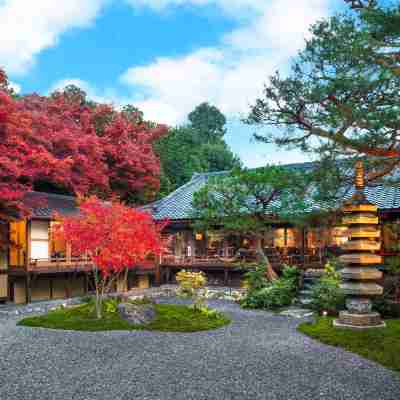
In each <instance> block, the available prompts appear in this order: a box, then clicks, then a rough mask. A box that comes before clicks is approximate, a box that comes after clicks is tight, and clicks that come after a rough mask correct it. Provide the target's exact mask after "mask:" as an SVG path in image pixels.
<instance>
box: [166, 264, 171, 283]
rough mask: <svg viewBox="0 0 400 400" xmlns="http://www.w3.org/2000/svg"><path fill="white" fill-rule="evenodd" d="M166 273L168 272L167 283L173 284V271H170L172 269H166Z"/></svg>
mask: <svg viewBox="0 0 400 400" xmlns="http://www.w3.org/2000/svg"><path fill="white" fill-rule="evenodd" d="M166 270H167V271H166V272H167V277H166V281H167V283H171V269H170V267H167V268H166Z"/></svg>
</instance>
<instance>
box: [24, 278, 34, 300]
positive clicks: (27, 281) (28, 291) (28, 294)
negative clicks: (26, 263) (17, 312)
mask: <svg viewBox="0 0 400 400" xmlns="http://www.w3.org/2000/svg"><path fill="white" fill-rule="evenodd" d="M25 286H26V292H25V295H26V303H27V304H28V303H31V302H32V290H31V274H30V273H29V272H26V279H25Z"/></svg>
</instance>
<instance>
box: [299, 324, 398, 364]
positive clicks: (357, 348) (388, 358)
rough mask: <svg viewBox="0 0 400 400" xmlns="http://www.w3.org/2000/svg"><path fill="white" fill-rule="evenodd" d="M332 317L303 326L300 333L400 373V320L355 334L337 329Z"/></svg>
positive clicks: (347, 330) (300, 327) (348, 330)
mask: <svg viewBox="0 0 400 400" xmlns="http://www.w3.org/2000/svg"><path fill="white" fill-rule="evenodd" d="M332 321H333V318H319V319H318V320H317V321H316V323H303V324H301V325H300V326H299V331H300V332H302V333H304V334H306V335H307V336H310V337H312V338H314V339H317V340H319V341H320V342H322V343H325V344H329V345H331V346H336V347H342V348H344V349H345V350H348V351H351V352H353V353H356V354H359V355H360V356H363V357H365V358H368V359H369V360H372V361H375V362H377V363H379V364H382V365H383V366H385V367H387V368H390V369H392V370H395V371H398V372H400V320H397V319H396V320H387V321H385V322H386V328H378V329H369V330H362V331H355V330H350V329H340V328H335V327H334V326H333V325H332Z"/></svg>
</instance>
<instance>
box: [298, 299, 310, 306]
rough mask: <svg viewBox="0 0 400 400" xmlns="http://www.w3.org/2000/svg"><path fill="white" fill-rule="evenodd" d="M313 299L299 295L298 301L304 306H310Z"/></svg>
mask: <svg viewBox="0 0 400 400" xmlns="http://www.w3.org/2000/svg"><path fill="white" fill-rule="evenodd" d="M311 301H312V300H311V299H310V298H307V297H299V299H298V302H299V303H300V304H301V305H303V306H309V305H310V304H311Z"/></svg>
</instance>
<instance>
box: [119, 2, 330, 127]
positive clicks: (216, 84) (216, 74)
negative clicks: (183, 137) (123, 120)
mask: <svg viewBox="0 0 400 400" xmlns="http://www.w3.org/2000/svg"><path fill="white" fill-rule="evenodd" d="M126 1H128V2H130V3H131V4H132V5H133V6H135V7H139V6H141V7H143V6H147V7H151V8H152V9H154V10H159V11H162V10H166V9H168V7H171V6H176V7H178V6H185V5H191V6H204V5H216V6H218V7H220V8H221V10H222V11H223V12H224V13H227V14H229V15H230V16H234V18H237V19H239V25H238V28H236V29H235V30H233V31H232V32H230V33H228V34H226V35H225V36H224V37H222V38H221V41H220V43H218V44H217V45H216V46H215V47H214V48H207V49H198V50H196V51H194V52H192V53H190V54H186V55H182V56H180V57H174V58H172V57H171V58H168V57H164V58H157V59H155V60H154V62H152V63H151V64H149V65H145V66H140V67H138V66H133V67H132V68H130V69H128V70H127V71H126V72H125V73H124V74H123V76H122V77H121V80H122V81H123V82H124V83H125V84H128V85H130V86H131V87H132V91H135V93H136V94H137V93H138V92H139V94H140V95H141V96H142V99H143V100H142V101H141V105H142V106H143V109H147V110H148V111H147V113H145V115H146V116H147V117H149V113H151V115H152V116H154V117H153V118H155V119H156V120H158V121H162V122H166V123H169V124H177V123H181V122H183V121H184V118H185V116H186V115H187V114H188V112H190V111H191V110H192V109H193V108H194V107H195V106H196V105H198V104H199V103H200V102H203V101H208V102H210V103H213V104H215V105H216V106H218V107H219V108H220V109H221V110H222V111H223V112H225V113H226V114H228V115H230V114H232V115H234V114H237V113H245V112H247V111H248V108H249V107H248V106H249V104H251V103H253V102H254V99H255V98H256V97H257V96H258V95H260V93H261V90H262V88H263V83H264V82H265V81H266V80H267V78H268V76H269V75H271V74H272V73H273V72H274V71H275V70H276V69H282V68H285V67H286V66H287V64H288V61H289V59H290V57H292V56H294V55H295V54H296V52H297V51H298V50H299V49H300V48H301V47H302V45H303V43H304V39H305V38H306V37H307V36H308V34H309V33H308V29H309V26H310V24H311V23H313V22H315V21H317V20H318V19H321V18H322V17H324V16H326V15H327V14H328V13H329V8H330V7H329V6H330V5H331V3H332V2H334V1H336V0H296V1H294V0H126ZM239 9H240V10H243V11H244V12H243V13H239V12H237V10H239ZM233 11H236V12H233ZM246 11H247V13H246ZM243 15H247V16H249V15H250V16H251V17H248V18H245V19H243ZM236 16H237V17H236ZM139 106H140V104H139Z"/></svg>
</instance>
